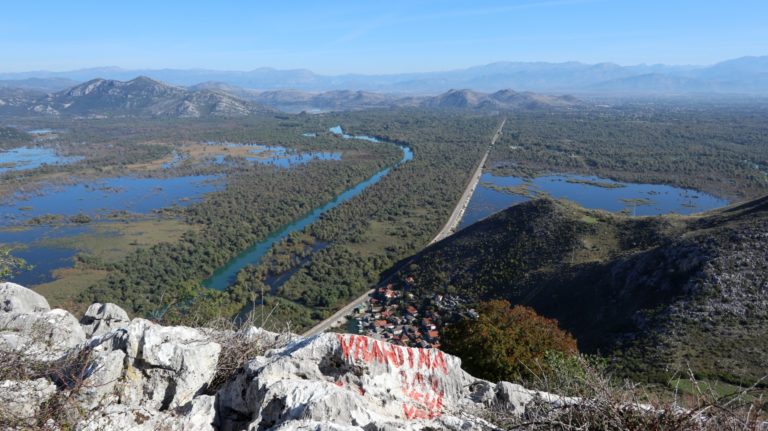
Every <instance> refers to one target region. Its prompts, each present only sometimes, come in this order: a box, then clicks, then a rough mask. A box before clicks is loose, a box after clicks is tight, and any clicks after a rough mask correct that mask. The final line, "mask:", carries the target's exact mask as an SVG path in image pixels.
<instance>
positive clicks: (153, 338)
mask: <svg viewBox="0 0 768 431" xmlns="http://www.w3.org/2000/svg"><path fill="white" fill-rule="evenodd" d="M118 344H122V346H121V347H122V348H123V349H124V351H125V353H126V357H127V361H128V369H127V370H126V385H125V387H124V388H123V390H122V391H123V398H125V401H127V402H130V403H133V404H136V403H138V404H146V405H148V406H152V407H153V408H156V409H166V408H175V407H178V406H181V405H183V404H186V403H187V402H189V401H190V400H192V398H193V397H194V396H195V395H197V394H199V393H200V392H201V391H202V390H203V389H204V388H205V387H206V386H207V385H208V384H209V383H210V382H211V380H212V379H213V376H214V375H215V374H216V366H217V364H218V360H219V352H220V351H221V346H220V345H219V344H218V343H215V342H213V341H211V340H210V339H209V338H207V337H206V336H205V334H203V332H202V331H199V330H197V329H192V328H187V327H183V326H172V327H164V326H160V325H156V324H154V323H151V322H149V321H147V320H144V319H134V320H133V321H132V322H131V323H130V325H128V327H127V328H126V329H125V333H124V335H123V336H122V340H121V341H120V342H119V343H118ZM139 388H141V390H139Z"/></svg>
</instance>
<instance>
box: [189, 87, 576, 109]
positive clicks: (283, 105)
mask: <svg viewBox="0 0 768 431" xmlns="http://www.w3.org/2000/svg"><path fill="white" fill-rule="evenodd" d="M191 88H192V89H211V90H215V91H222V92H227V93H230V94H233V95H236V96H237V97H241V98H243V99H246V100H249V101H252V102H255V103H258V104H260V105H264V106H269V107H272V108H275V109H278V110H281V111H286V112H301V111H347V110H357V109H372V108H427V109H448V110H538V109H553V108H571V107H576V106H580V105H584V102H582V101H580V100H579V99H577V98H575V97H573V96H567V95H566V96H549V95H544V94H536V93H531V92H516V91H513V90H509V89H506V90H500V91H497V92H495V93H490V94H489V93H481V92H477V91H472V90H467V89H464V90H450V91H447V92H445V93H443V94H439V95H437V96H406V97H403V96H398V95H395V94H387V93H375V92H369V91H351V90H336V91H326V92H323V93H308V92H305V91H299V90H270V91H263V92H258V91H256V90H250V89H246V88H240V87H235V86H231V85H227V84H223V83H204V84H200V85H195V86H193V87H191Z"/></svg>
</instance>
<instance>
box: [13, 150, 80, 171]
mask: <svg viewBox="0 0 768 431" xmlns="http://www.w3.org/2000/svg"><path fill="white" fill-rule="evenodd" d="M82 159H83V158H82V157H74V156H71V157H67V156H61V155H58V154H56V151H54V150H53V149H51V148H42V147H18V148H13V149H11V150H0V174H2V173H3V172H9V171H25V170H29V169H35V168H39V167H40V166H43V165H66V164H70V163H75V162H77V161H79V160H82Z"/></svg>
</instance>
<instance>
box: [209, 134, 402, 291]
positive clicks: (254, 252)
mask: <svg viewBox="0 0 768 431" xmlns="http://www.w3.org/2000/svg"><path fill="white" fill-rule="evenodd" d="M329 130H330V132H331V133H335V134H337V135H339V136H341V137H343V138H344V139H358V140H365V141H369V142H378V143H383V144H390V145H397V146H399V147H400V148H401V149H402V150H403V157H402V158H401V159H400V161H399V162H398V163H396V164H395V165H394V166H390V167H388V168H384V169H382V170H380V171H379V172H376V173H375V174H374V175H373V176H371V177H370V178H368V179H366V180H365V181H363V182H361V183H359V184H357V185H356V186H354V187H352V188H350V189H348V190H346V191H344V192H343V193H341V194H340V195H338V196H336V197H335V198H334V199H333V200H331V201H330V202H327V203H326V204H324V205H322V206H320V207H318V208H315V209H314V210H312V211H311V212H310V213H309V214H307V215H305V216H304V217H302V218H300V219H298V220H295V221H293V222H291V223H289V224H287V225H285V226H283V227H282V228H281V229H279V230H278V231H276V232H273V233H272V234H270V235H269V236H268V237H267V238H265V239H264V240H263V241H261V242H259V243H257V244H254V245H253V246H251V247H250V248H248V249H247V250H245V251H243V252H242V253H240V254H239V255H237V256H235V257H234V258H233V259H231V260H230V261H229V262H227V264H226V265H224V266H223V267H221V268H219V269H217V270H216V271H215V272H214V273H213V275H212V276H211V277H210V278H208V279H207V280H205V281H204V282H203V284H204V285H205V286H206V287H208V288H211V289H216V290H224V289H226V288H227V287H229V285H230V284H232V282H234V280H235V277H237V273H238V272H240V270H242V269H243V268H245V267H246V266H248V265H258V264H259V262H261V259H262V258H263V257H264V255H265V254H266V253H267V252H268V251H269V249H270V248H271V247H272V246H273V245H274V244H276V243H278V242H280V241H282V240H283V239H285V238H287V237H288V235H290V234H291V233H293V232H299V231H301V230H303V229H304V228H305V227H307V226H309V225H310V224H312V223H314V222H315V221H317V219H319V218H320V216H321V215H322V214H324V213H326V212H328V211H330V210H332V209H334V208H336V207H337V206H339V205H341V204H343V203H344V202H346V201H348V200H350V199H352V198H354V197H355V196H357V195H359V194H360V193H362V192H363V191H364V190H365V189H367V188H368V187H370V186H372V185H374V184H376V183H378V182H379V181H380V180H381V179H382V178H384V177H385V176H386V175H387V174H388V173H389V171H390V170H392V168H394V167H397V166H399V165H401V164H403V163H406V162H408V161H409V160H411V159H413V151H412V150H411V149H410V148H409V147H407V146H405V145H401V144H395V143H393V142H387V141H382V140H379V139H377V138H374V137H371V136H366V135H348V134H346V133H344V131H343V130H342V128H341V126H336V127H332V128H330V129H329Z"/></svg>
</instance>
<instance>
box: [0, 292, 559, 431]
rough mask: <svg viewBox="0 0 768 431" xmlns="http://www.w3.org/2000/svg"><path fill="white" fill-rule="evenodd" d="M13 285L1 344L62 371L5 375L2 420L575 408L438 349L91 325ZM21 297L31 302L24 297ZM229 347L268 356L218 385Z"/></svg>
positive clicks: (137, 322) (474, 419) (103, 317)
mask: <svg viewBox="0 0 768 431" xmlns="http://www.w3.org/2000/svg"><path fill="white" fill-rule="evenodd" d="M15 286H16V285H14V286H11V287H10V288H8V289H7V290H5V292H11V293H9V295H11V297H7V298H6V300H7V302H6V303H8V304H12V306H11V307H10V310H11V311H8V312H3V313H0V325H2V326H0V328H5V329H4V332H0V341H2V340H6V343H5V344H3V343H2V342H0V349H4V350H5V352H10V354H20V355H23V356H22V357H23V358H25V360H26V358H28V359H30V360H54V359H55V361H51V362H50V364H53V365H52V366H55V367H58V368H55V370H53V371H51V372H50V373H49V375H48V377H40V378H37V379H33V380H23V379H21V378H20V379H19V380H12V379H13V377H12V376H8V375H3V376H2V378H5V379H8V378H10V379H11V380H5V381H2V382H0V420H2V418H8V417H17V418H18V417H25V418H26V417H30V418H34V416H35V414H37V412H38V409H39V408H40V406H41V405H42V404H43V403H44V402H45V401H46V400H48V399H50V398H51V397H52V396H54V394H56V393H57V391H60V392H61V394H62V395H65V396H64V397H62V398H61V399H62V400H66V402H68V403H73V404H71V405H68V407H66V409H67V412H66V413H67V414H69V415H77V416H75V417H76V420H74V421H73V422H71V423H68V424H66V427H73V428H74V429H77V430H81V431H87V430H107V431H110V430H124V429H130V430H156V429H163V430H200V431H203V430H206V431H207V430H246V429H247V430H286V431H287V430H344V431H351V430H357V431H375V430H380V431H388V430H401V429H404V430H421V429H429V428H432V429H447V430H462V431H464V430H486V429H494V428H493V427H492V426H491V425H490V424H489V423H487V422H485V421H484V420H483V419H481V418H480V417H479V416H477V415H476V413H477V412H481V411H483V410H484V409H486V408H487V407H488V406H489V405H492V404H501V405H504V406H506V407H508V411H511V412H513V413H514V414H518V415H522V414H525V412H526V409H528V408H529V406H530V405H532V403H534V402H544V403H552V404H562V403H570V402H574V400H569V399H566V398H561V397H557V396H554V395H551V394H546V393H541V392H536V391H530V390H527V389H525V388H523V387H521V386H519V385H514V384H511V383H506V382H502V383H499V384H494V383H490V382H487V381H484V380H480V379H476V378H474V377H472V376H471V375H469V374H467V373H466V372H464V371H463V370H462V369H461V361H460V360H459V359H458V358H456V357H454V356H451V355H448V354H445V353H443V352H441V351H439V350H435V349H418V348H407V347H402V346H397V345H393V344H389V343H386V342H383V341H379V340H375V339H373V338H369V337H365V336H359V335H350V334H343V335H342V334H331V333H324V334H320V335H316V336H314V337H309V338H301V337H299V336H296V335H292V334H275V333H271V332H268V331H264V330H262V329H257V328H248V329H245V330H243V331H242V332H239V333H232V332H227V331H213V330H204V329H195V328H188V327H183V326H161V325H158V324H156V323H153V322H150V321H148V320H145V319H133V320H132V321H130V322H129V323H128V322H127V316H126V315H125V314H124V312H122V310H120V309H119V307H117V306H113V305H112V304H94V305H93V306H91V307H90V308H89V311H88V312H87V313H86V316H87V317H88V319H85V318H84V319H83V322H84V325H83V326H81V325H80V323H78V321H77V320H76V319H75V318H74V317H73V316H72V315H70V314H69V313H68V312H66V311H64V310H46V309H44V307H42V306H41V305H40V304H41V303H40V302H39V301H38V300H36V299H35V296H34V295H29V293H28V292H25V291H19V290H18V289H17V288H16V287H15ZM13 292H18V294H19V295H20V296H22V297H24V298H33V299H32V300H28V299H24V300H17V299H15V298H14V297H13V295H15V294H16V293H13ZM20 310H25V311H23V312H22V311H20ZM126 323H127V324H126ZM86 332H87V333H88V334H89V338H88V339H86ZM11 335H13V336H11ZM3 337H5V338H3ZM14 337H15V338H14ZM227 337H230V338H227ZM8 340H11V341H14V340H15V342H17V343H21V342H24V343H27V344H24V346H25V347H24V348H25V349H26V350H24V351H23V352H21V351H19V350H13V349H10V350H9V346H10V344H8ZM235 340H236V343H234V344H233V343H232V342H233V341H235ZM29 343H31V344H29ZM220 343H224V345H225V346H227V348H228V349H232V348H233V347H232V346H233V345H234V346H237V343H249V344H250V343H255V344H256V346H258V349H255V351H260V352H263V354H262V355H255V356H254V357H252V358H251V359H250V360H248V361H246V363H245V364H243V366H242V367H241V368H240V369H239V371H237V372H236V373H234V375H232V376H231V377H230V378H229V380H227V381H225V383H223V385H220V387H216V388H212V387H210V385H211V382H212V381H213V379H214V377H215V376H216V373H217V369H218V366H219V361H220V355H222V354H230V353H229V352H231V351H232V350H226V349H223V348H222V344H220ZM227 343H229V344H227ZM18 345H22V344H18ZM18 345H17V347H18ZM11 347H13V346H11ZM30 347H34V349H30ZM249 347H253V345H251V346H249ZM267 348H271V350H266V349H267ZM252 350H254V349H251V348H249V349H248V351H252ZM222 352H223V353H222ZM61 358H65V360H62V359H61ZM62 364H64V365H62ZM36 373H38V374H39V373H40V372H39V371H37V372H36ZM6 374H7V373H6ZM218 381H219V382H221V380H218ZM70 419H71V418H70ZM5 425H8V424H3V423H2V422H0V428H4V426H5ZM57 426H58V425H57ZM51 428H52V429H55V428H56V427H55V426H52V427H51Z"/></svg>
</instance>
